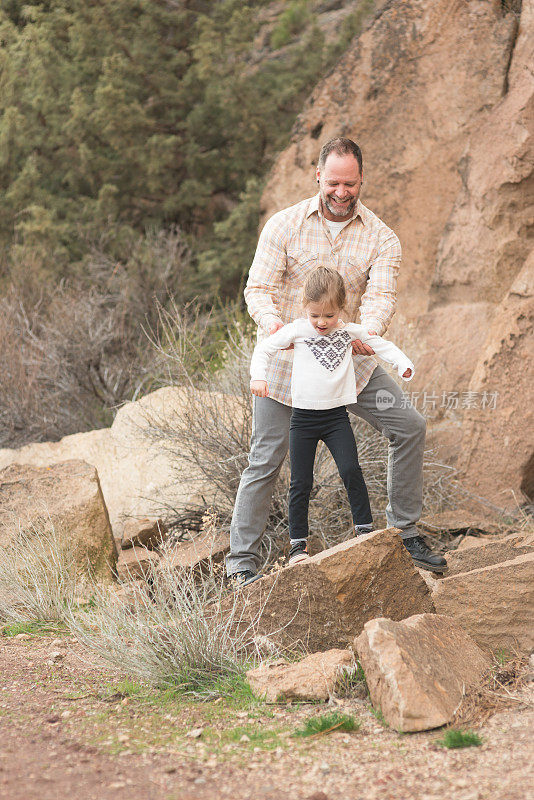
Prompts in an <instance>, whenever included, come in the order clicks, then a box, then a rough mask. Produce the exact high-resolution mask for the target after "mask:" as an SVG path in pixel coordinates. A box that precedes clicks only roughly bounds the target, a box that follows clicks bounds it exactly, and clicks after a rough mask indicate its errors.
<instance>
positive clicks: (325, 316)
mask: <svg viewBox="0 0 534 800" xmlns="http://www.w3.org/2000/svg"><path fill="white" fill-rule="evenodd" d="M305 311H306V314H307V316H308V319H309V320H310V322H311V324H312V325H313V327H314V328H315V330H316V331H317V332H318V333H320V334H322V335H323V336H325V335H326V334H327V333H331V332H332V331H333V330H334V328H335V327H336V325H337V323H338V322H339V314H340V312H341V309H340V308H337V306H335V305H333V304H332V303H328V302H327V303H308V304H307V305H306V307H305Z"/></svg>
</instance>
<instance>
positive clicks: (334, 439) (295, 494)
mask: <svg viewBox="0 0 534 800" xmlns="http://www.w3.org/2000/svg"><path fill="white" fill-rule="evenodd" d="M321 440H322V441H323V442H324V443H325V444H326V446H327V447H328V449H329V450H330V452H331V453H332V456H333V458H334V461H335V462H336V466H337V468H338V471H339V474H340V476H341V479H342V480H343V483H344V484H345V488H346V490H347V494H348V497H349V503H350V510H351V512H352V519H353V521H354V524H355V525H369V524H370V523H372V521H373V518H372V516H371V506H370V505H369V495H368V494H367V486H366V485H365V481H364V479H363V475H362V470H361V467H360V464H359V462H358V450H357V448H356V442H355V440H354V433H353V431H352V428H351V426H350V422H349V415H348V412H347V409H346V408H345V406H339V407H337V408H328V409H325V410H320V411H316V410H311V409H303V408H294V409H293V412H292V414H291V424H290V427H289V455H290V458H291V484H290V487H289V535H290V537H291V539H305V538H306V537H307V536H308V506H309V503H310V493H311V490H312V486H313V463H314V461H315V452H316V450H317V444H318V442H320V441H321Z"/></svg>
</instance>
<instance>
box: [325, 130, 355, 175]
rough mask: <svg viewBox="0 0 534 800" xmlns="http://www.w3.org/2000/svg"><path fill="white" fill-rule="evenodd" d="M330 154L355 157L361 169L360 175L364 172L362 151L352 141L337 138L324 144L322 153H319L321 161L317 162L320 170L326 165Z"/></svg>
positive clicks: (340, 137)
mask: <svg viewBox="0 0 534 800" xmlns="http://www.w3.org/2000/svg"><path fill="white" fill-rule="evenodd" d="M330 153H335V154H336V155H338V156H354V158H355V159H356V161H357V162H358V166H359V168H360V175H361V174H362V170H363V158H362V151H361V150H360V148H359V147H358V145H357V144H356V142H353V141H352V139H344V138H343V137H342V136H336V137H335V138H334V139H330V140H329V141H328V142H326V143H325V144H323V146H322V147H321V152H320V153H319V161H318V162H317V167H318V169H320V170H321V169H322V168H323V167H324V165H325V162H326V159H327V158H328V156H329V155H330Z"/></svg>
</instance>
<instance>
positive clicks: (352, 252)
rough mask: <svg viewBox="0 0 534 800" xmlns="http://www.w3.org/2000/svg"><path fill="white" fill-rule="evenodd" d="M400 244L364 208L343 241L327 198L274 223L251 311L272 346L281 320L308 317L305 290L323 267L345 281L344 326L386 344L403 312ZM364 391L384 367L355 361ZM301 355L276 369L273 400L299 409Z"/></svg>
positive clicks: (264, 241)
mask: <svg viewBox="0 0 534 800" xmlns="http://www.w3.org/2000/svg"><path fill="white" fill-rule="evenodd" d="M400 260H401V247H400V242H399V240H398V238H397V237H396V235H395V234H394V233H393V231H392V230H391V229H390V228H388V227H387V226H386V225H385V224H384V223H383V222H382V221H381V220H380V219H378V217H377V216H376V215H375V214H373V212H372V211H369V209H368V208H366V207H365V206H364V205H363V204H362V203H361V202H360V201H359V200H358V202H357V204H356V208H355V210H354V214H353V216H352V218H351V220H350V222H349V224H348V225H346V226H345V227H344V228H343V229H342V230H341V232H340V233H339V234H338V235H337V237H336V239H335V241H332V237H331V235H330V231H329V229H328V226H327V224H326V222H325V220H324V217H323V214H322V211H321V203H320V199H319V195H318V194H317V195H315V197H312V198H308V199H307V200H302V201H301V202H300V203H297V204H296V205H294V206H291V207H290V208H286V209H284V210H283V211H279V212H278V213H277V214H275V215H274V216H272V217H271V218H270V219H269V220H268V222H267V223H266V225H265V227H264V228H263V230H262V232H261V234H260V238H259V242H258V247H257V249H256V255H255V256H254V261H253V262H252V266H251V268H250V273H249V277H248V281H247V285H246V287H245V300H246V303H247V307H248V311H249V313H250V315H251V317H252V318H253V320H254V321H255V322H256V323H257V324H258V326H259V329H258V340H261V339H264V338H265V337H266V336H267V335H268V334H267V329H268V326H269V324H270V323H271V322H273V320H274V319H276V320H279V319H281V320H282V322H283V323H288V322H293V320H294V319H296V318H297V317H300V316H302V308H301V306H300V290H301V288H302V286H303V284H304V281H305V279H306V277H307V275H308V274H309V273H310V272H311V271H312V270H313V269H315V267H317V266H320V265H321V266H328V267H332V268H333V269H337V271H338V272H339V273H340V274H341V275H342V276H343V278H344V280H345V287H346V290H347V302H346V306H345V310H344V313H343V315H342V318H343V319H344V321H346V322H356V315H357V313H358V310H359V312H360V320H361V324H362V325H363V326H364V327H365V328H367V329H368V330H372V331H375V332H376V333H377V334H378V335H379V336H382V335H383V334H384V332H385V331H386V329H387V327H388V325H389V323H390V322H391V318H392V317H393V314H394V312H395V303H396V299H397V291H396V288H397V275H398V273H399V265H400ZM353 361H354V371H355V375H356V391H357V393H358V394H359V393H360V392H361V391H362V389H363V388H364V387H365V386H366V385H367V383H368V381H369V378H370V377H371V375H372V373H373V371H374V369H375V367H376V364H377V362H376V361H375V359H374V358H373V357H372V356H354V358H353ZM292 363H293V351H292V350H284V351H280V352H279V353H278V354H277V355H275V356H274V357H273V358H272V359H271V360H270V363H269V370H268V374H267V386H268V389H269V397H272V398H273V399H274V400H278V401H279V402H280V403H284V404H285V405H291V367H292Z"/></svg>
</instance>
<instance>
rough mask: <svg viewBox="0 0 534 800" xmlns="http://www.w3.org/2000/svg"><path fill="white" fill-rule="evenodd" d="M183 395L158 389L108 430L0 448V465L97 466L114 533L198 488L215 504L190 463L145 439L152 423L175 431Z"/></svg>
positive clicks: (127, 407) (129, 408)
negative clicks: (78, 460) (75, 462)
mask: <svg viewBox="0 0 534 800" xmlns="http://www.w3.org/2000/svg"><path fill="white" fill-rule="evenodd" d="M186 402H187V395H186V393H184V392H183V391H182V390H181V389H175V388H172V387H170V388H163V389H158V391H156V392H153V393H152V394H149V395H147V396H146V397H144V398H142V400H139V401H137V402H135V403H127V404H126V405H124V406H123V407H122V408H121V409H119V411H118V412H117V416H116V417H115V420H114V422H113V425H112V426H111V428H105V429H103V430H98V431H89V432H87V433H76V434H73V435H72V436H65V437H64V438H63V439H61V441H59V442H44V443H42V444H30V445H27V446H26V447H22V448H20V449H19V450H9V449H4V450H0V469H1V468H2V467H6V466H8V464H13V463H18V464H31V465H33V466H36V467H47V466H48V465H50V464H58V463H60V462H61V461H67V460H69V459H72V458H81V459H83V460H84V461H86V462H87V463H88V464H92V465H93V466H94V467H96V469H97V470H98V475H99V478H100V483H101V486H102V493H103V495H104V499H105V501H106V505H107V508H108V512H109V516H110V521H111V525H112V528H113V532H114V534H115V536H117V537H120V536H121V535H122V532H123V526H124V522H125V520H126V519H128V518H130V517H136V518H140V517H152V518H153V517H154V516H158V515H159V514H161V512H162V509H167V508H169V507H171V508H180V506H182V505H183V504H187V502H188V501H189V500H190V499H191V498H192V497H193V496H194V495H195V494H196V493H197V492H199V491H202V494H203V495H204V497H205V498H206V501H207V502H208V503H209V502H210V501H213V502H220V501H219V500H218V499H217V497H216V493H215V492H216V490H215V489H214V487H210V486H206V482H205V481H204V480H203V479H202V476H201V475H200V474H199V473H198V471H196V470H195V468H194V465H192V464H191V462H190V461H187V462H186V461H185V459H182V460H180V458H179V454H177V453H176V452H174V451H172V450H169V449H167V448H166V447H165V443H164V442H163V443H162V442H161V441H158V442H154V441H151V440H150V439H149V438H147V435H146V433H147V429H148V428H149V427H150V426H151V425H152V424H153V421H154V420H156V421H158V420H159V419H164V420H165V421H166V423H168V424H172V425H174V426H177V427H178V429H179V425H180V420H181V417H182V413H183V407H184V403H186Z"/></svg>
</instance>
